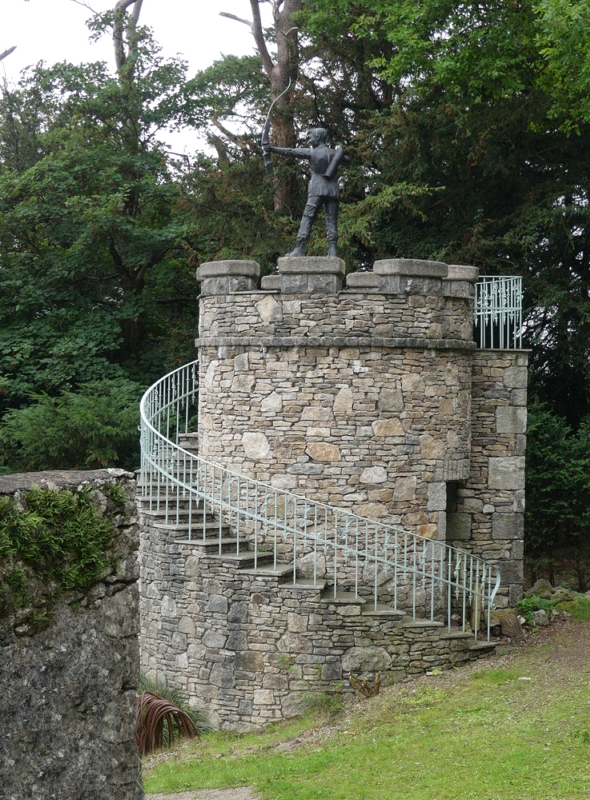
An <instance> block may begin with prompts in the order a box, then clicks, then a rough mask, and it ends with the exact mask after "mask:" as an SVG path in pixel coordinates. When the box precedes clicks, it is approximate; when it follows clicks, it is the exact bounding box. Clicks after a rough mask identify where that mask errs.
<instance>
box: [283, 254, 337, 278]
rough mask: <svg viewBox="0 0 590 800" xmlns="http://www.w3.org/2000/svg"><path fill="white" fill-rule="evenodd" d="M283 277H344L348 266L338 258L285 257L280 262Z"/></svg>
mask: <svg viewBox="0 0 590 800" xmlns="http://www.w3.org/2000/svg"><path fill="white" fill-rule="evenodd" d="M278 268H279V273H280V274H281V275H342V276H344V274H345V273H346V264H345V263H344V261H343V260H342V259H341V258H338V257H337V256H284V257H283V258H279V260H278Z"/></svg>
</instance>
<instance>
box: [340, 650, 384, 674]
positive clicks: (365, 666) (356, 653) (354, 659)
mask: <svg viewBox="0 0 590 800" xmlns="http://www.w3.org/2000/svg"><path fill="white" fill-rule="evenodd" d="M390 665H391V656H390V655H389V653H388V652H387V650H386V649H385V648H384V647H351V648H349V649H348V650H347V651H346V652H345V653H344V655H343V656H342V669H343V670H344V671H345V672H378V671H381V670H386V669H387V668H388V667H389V666H390Z"/></svg>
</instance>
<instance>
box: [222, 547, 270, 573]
mask: <svg viewBox="0 0 590 800" xmlns="http://www.w3.org/2000/svg"><path fill="white" fill-rule="evenodd" d="M208 558H220V559H222V560H223V561H224V563H226V564H233V566H235V567H236V569H239V570H243V569H244V570H245V569H254V563H255V561H256V569H257V568H258V567H260V566H263V565H265V564H272V563H273V562H274V556H273V554H272V553H266V552H263V553H260V552H259V553H258V556H257V557H256V558H255V557H254V552H253V551H248V552H244V553H239V554H236V555H229V554H228V555H226V554H224V553H222V554H221V555H219V556H215V555H211V556H208Z"/></svg>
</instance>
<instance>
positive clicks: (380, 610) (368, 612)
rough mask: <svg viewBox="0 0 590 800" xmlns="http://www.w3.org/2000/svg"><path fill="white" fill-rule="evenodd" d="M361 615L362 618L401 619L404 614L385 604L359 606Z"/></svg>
mask: <svg viewBox="0 0 590 800" xmlns="http://www.w3.org/2000/svg"><path fill="white" fill-rule="evenodd" d="M361 614H362V615H363V616H364V617H399V618H401V617H403V616H404V612H403V611H400V610H399V609H397V608H394V607H393V606H388V605H386V604H385V603H377V607H375V603H365V604H364V605H362V606H361Z"/></svg>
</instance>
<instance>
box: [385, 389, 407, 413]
mask: <svg viewBox="0 0 590 800" xmlns="http://www.w3.org/2000/svg"><path fill="white" fill-rule="evenodd" d="M379 410H380V411H393V412H395V413H399V412H400V411H403V410H404V400H403V397H402V393H401V389H385V388H384V389H381V391H380V392H379Z"/></svg>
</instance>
